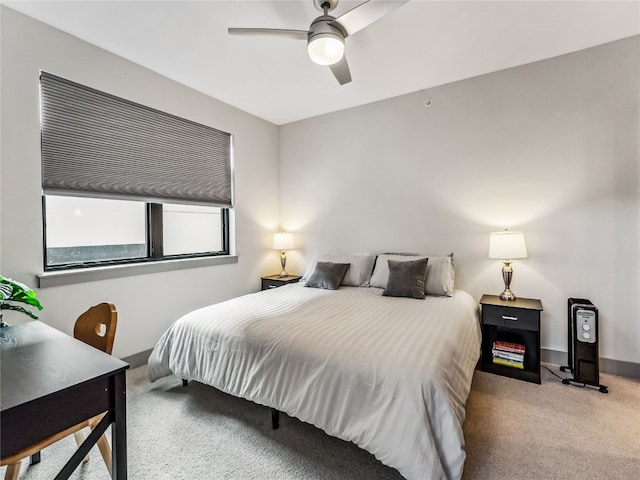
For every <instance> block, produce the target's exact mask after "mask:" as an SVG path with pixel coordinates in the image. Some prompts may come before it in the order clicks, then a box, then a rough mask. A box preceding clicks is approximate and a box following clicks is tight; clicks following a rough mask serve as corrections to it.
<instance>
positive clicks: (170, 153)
mask: <svg viewBox="0 0 640 480" xmlns="http://www.w3.org/2000/svg"><path fill="white" fill-rule="evenodd" d="M40 93H41V111H42V115H41V118H42V120H41V121H42V126H41V142H42V186H43V190H44V193H45V194H52V195H72V196H73V195H75V196H91V197H96V196H99V197H104V198H116V199H127V200H142V201H147V202H174V203H195V204H202V205H216V206H220V207H232V206H233V205H232V200H233V199H232V174H231V135H230V134H229V133H226V132H223V131H220V130H217V129H215V128H212V127H208V126H205V125H201V124H198V123H195V122H192V121H190V120H185V119H183V118H179V117H176V116H173V115H170V114H167V113H164V112H161V111H159V110H155V109H152V108H149V107H146V106H144V105H140V104H137V103H134V102H130V101H128V100H124V99H122V98H118V97H115V96H113V95H110V94H107V93H104V92H100V91H98V90H94V89H92V88H89V87H86V86H83V85H79V84H77V83H74V82H71V81H69V80H66V79H64V78H60V77H57V76H55V75H51V74H49V73H46V72H41V75H40Z"/></svg>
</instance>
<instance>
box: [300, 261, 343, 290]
mask: <svg viewBox="0 0 640 480" xmlns="http://www.w3.org/2000/svg"><path fill="white" fill-rule="evenodd" d="M348 268H349V264H348V263H331V262H318V263H316V269H315V270H314V272H313V273H312V274H311V277H309V280H307V283H306V285H305V286H306V287H311V288H324V289H327V290H337V289H338V288H340V283H341V282H342V279H343V278H344V274H345V273H347V269H348Z"/></svg>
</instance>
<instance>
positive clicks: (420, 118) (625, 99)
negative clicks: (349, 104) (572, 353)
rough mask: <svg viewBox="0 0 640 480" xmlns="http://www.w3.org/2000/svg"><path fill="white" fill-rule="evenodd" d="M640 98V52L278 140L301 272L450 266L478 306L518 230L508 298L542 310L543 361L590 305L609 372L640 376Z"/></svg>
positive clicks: (628, 44)
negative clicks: (492, 242) (637, 366)
mask: <svg viewBox="0 0 640 480" xmlns="http://www.w3.org/2000/svg"><path fill="white" fill-rule="evenodd" d="M354 81H355V82H357V72H355V71H354ZM639 85H640V37H634V38H630V39H626V40H622V41H618V42H614V43H611V44H607V45H604V46H599V47H596V48H592V49H588V50H584V51H581V52H577V53H574V54H570V55H565V56H562V57H558V58H554V59H551V60H547V61H542V62H538V63H534V64H530V65H526V66H522V67H518V68H513V69H509V70H505V71H501V72H497V73H493V74H489V75H484V76H481V77H477V78H473V79H469V80H465V81H461V82H457V83H453V84H448V85H444V86H441V87H438V88H433V89H430V90H426V91H423V92H417V93H413V94H409V95H404V96H400V97H396V98H393V99H390V100H386V101H381V102H377V103H374V104H370V105H365V106H362V107H358V108H352V109H349V110H345V111H342V112H337V113H333V114H328V115H324V116H321V117H315V118H312V119H308V120H303V121H300V122H296V123H292V124H288V125H285V126H282V127H281V128H280V148H281V153H280V155H281V163H280V210H281V220H282V224H283V226H284V227H285V228H287V229H289V230H291V231H294V232H297V233H298V235H297V239H298V242H299V244H300V250H299V251H297V252H293V253H292V254H290V255H289V258H290V265H291V268H290V269H289V270H290V271H295V270H296V269H297V270H298V271H299V272H303V271H304V267H305V265H306V262H307V261H308V260H309V258H310V257H312V256H313V255H314V254H315V253H316V252H318V251H345V252H360V251H362V252H382V251H411V252H430V253H448V252H451V251H453V252H455V258H456V271H457V288H461V289H464V290H467V291H468V292H470V293H471V294H472V295H473V296H474V297H475V298H477V299H479V298H480V296H481V295H482V294H483V293H492V294H498V293H500V291H502V286H503V285H502V280H501V274H500V268H501V262H499V261H494V260H489V259H488V258H487V256H488V241H489V233H490V232H491V231H496V230H501V229H503V228H510V229H514V230H515V229H520V230H522V231H523V232H524V233H525V236H526V241H527V246H528V250H529V258H528V259H526V260H520V261H515V262H514V264H513V266H514V271H515V273H514V280H513V283H512V289H513V291H514V292H515V294H516V295H519V296H522V297H530V298H540V299H541V300H542V302H543V305H544V313H543V316H542V344H543V345H542V346H543V347H544V348H548V349H552V350H556V351H566V348H567V347H566V345H567V336H566V330H567V326H566V308H567V307H566V302H567V298H569V297H586V298H589V299H591V300H592V301H593V302H594V303H595V304H596V305H597V306H598V308H599V310H600V333H601V343H600V354H601V356H602V357H605V358H610V359H614V360H621V361H628V362H635V363H640V348H639V346H640V308H639V305H638V303H639V299H640V193H639V185H640V165H639V164H640V160H639V157H640V147H639V145H638V141H639V140H638V138H639V134H638V132H639V128H640V121H639V113H638V111H639V105H640V99H639ZM344 88H349V86H346V87H344ZM427 98H430V99H431V100H432V102H433V103H432V106H431V107H429V108H427V107H425V105H424V102H425V99H427Z"/></svg>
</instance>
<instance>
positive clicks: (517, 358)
mask: <svg viewBox="0 0 640 480" xmlns="http://www.w3.org/2000/svg"><path fill="white" fill-rule="evenodd" d="M491 353H492V354H493V356H494V357H500V358H504V359H505V360H515V361H517V362H523V361H524V354H518V353H509V352H503V351H501V350H493V351H492V352H491Z"/></svg>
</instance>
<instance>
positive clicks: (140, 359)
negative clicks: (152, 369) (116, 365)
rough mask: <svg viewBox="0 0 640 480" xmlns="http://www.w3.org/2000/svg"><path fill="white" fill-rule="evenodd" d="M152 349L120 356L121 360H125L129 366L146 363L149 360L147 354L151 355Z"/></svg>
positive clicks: (135, 366) (139, 365)
mask: <svg viewBox="0 0 640 480" xmlns="http://www.w3.org/2000/svg"><path fill="white" fill-rule="evenodd" d="M152 350H153V349H152V348H150V349H149V350H144V351H142V352H138V353H134V354H133V355H129V356H128V357H124V358H122V359H121V360H122V361H123V362H127V363H128V364H129V366H130V368H138V367H141V366H143V365H146V364H147V360H149V355H151V351H152Z"/></svg>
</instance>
